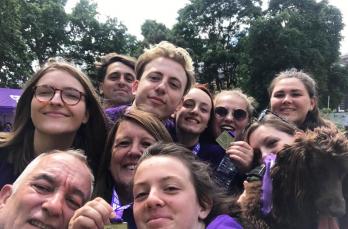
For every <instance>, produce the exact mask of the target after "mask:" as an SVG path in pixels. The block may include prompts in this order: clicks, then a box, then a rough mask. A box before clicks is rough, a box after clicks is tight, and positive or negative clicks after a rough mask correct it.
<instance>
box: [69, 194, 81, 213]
mask: <svg viewBox="0 0 348 229" xmlns="http://www.w3.org/2000/svg"><path fill="white" fill-rule="evenodd" d="M66 201H67V204H68V206H69V207H70V208H71V209H73V210H76V209H78V208H80V207H82V201H80V200H75V198H74V197H67V199H66Z"/></svg>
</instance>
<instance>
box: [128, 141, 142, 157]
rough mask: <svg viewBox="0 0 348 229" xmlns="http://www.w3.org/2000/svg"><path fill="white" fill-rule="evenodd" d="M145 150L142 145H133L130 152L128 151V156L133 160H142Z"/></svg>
mask: <svg viewBox="0 0 348 229" xmlns="http://www.w3.org/2000/svg"><path fill="white" fill-rule="evenodd" d="M144 150H145V149H143V147H141V145H140V143H133V144H132V146H131V148H130V150H129V151H128V156H130V157H132V158H140V157H141V155H142V154H143V152H144Z"/></svg>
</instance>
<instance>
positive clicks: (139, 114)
mask: <svg viewBox="0 0 348 229" xmlns="http://www.w3.org/2000/svg"><path fill="white" fill-rule="evenodd" d="M125 121H128V122H132V123H135V124H136V125H139V126H140V127H141V128H143V129H144V130H146V131H147V132H148V133H149V134H150V135H151V136H152V137H153V138H155V140H156V141H162V142H173V140H172V137H171V136H170V134H169V133H168V131H167V129H166V127H165V126H164V124H163V123H162V121H161V120H160V119H158V118H157V117H156V116H154V115H153V114H151V113H148V112H145V111H141V110H138V109H131V110H130V111H128V112H126V113H124V114H123V115H122V116H121V117H120V118H119V119H118V120H117V121H116V123H115V125H114V126H113V127H112V129H111V130H110V132H109V135H108V138H107V141H106V145H105V149H104V153H103V155H102V159H101V164H100V166H99V172H98V177H97V182H96V187H95V193H94V196H96V197H97V196H101V197H102V198H104V199H105V200H106V201H110V200H111V195H112V188H113V186H114V184H115V181H114V180H113V177H112V175H111V173H110V171H109V167H110V161H111V157H112V148H113V145H114V141H115V136H116V134H117V130H118V128H119V126H120V124H121V123H122V122H125Z"/></svg>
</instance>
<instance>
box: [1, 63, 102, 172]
mask: <svg viewBox="0 0 348 229" xmlns="http://www.w3.org/2000/svg"><path fill="white" fill-rule="evenodd" d="M57 70H60V71H65V72H67V73H69V74H70V75H72V76H73V77H74V78H75V79H77V80H78V81H79V82H80V83H81V85H82V86H83V88H84V90H85V98H86V110H88V112H89V114H90V116H89V119H88V121H87V123H85V124H82V125H81V126H80V128H79V129H78V131H77V134H76V137H75V139H74V142H73V145H72V147H73V148H81V149H83V150H84V151H85V152H86V154H87V158H88V162H89V165H90V167H91V168H92V170H93V171H94V172H96V170H97V166H98V164H99V158H100V155H99V154H100V153H99V152H100V150H101V149H102V148H103V147H104V144H105V139H106V133H107V129H106V124H105V115H104V112H103V110H102V108H101V106H100V103H99V101H98V96H97V94H96V92H95V90H94V87H93V85H92V83H91V81H90V80H89V78H88V77H87V76H86V75H85V74H84V73H83V72H81V71H80V70H79V69H77V68H76V67H74V66H72V65H71V64H69V63H67V62H64V61H54V60H52V59H50V60H49V61H48V62H47V64H46V65H45V66H43V67H42V68H41V69H40V70H38V71H37V72H36V73H35V74H34V75H33V76H32V78H31V79H30V80H29V81H28V82H27V83H26V85H25V87H24V89H23V93H22V95H21V97H20V99H19V101H18V104H17V108H16V115H15V118H14V122H13V129H12V131H11V132H10V133H8V134H2V135H1V136H0V138H2V140H1V143H0V149H4V151H6V153H4V154H2V156H1V159H3V160H7V161H9V162H10V163H12V164H13V166H14V172H15V174H17V175H18V174H20V173H21V172H22V171H23V170H24V168H25V167H26V166H27V165H28V163H29V162H30V161H31V160H32V159H33V158H34V157H35V156H34V146H33V143H34V130H35V127H34V125H33V122H32V120H31V117H30V114H31V100H32V98H33V95H34V89H33V88H34V87H35V86H36V83H37V82H38V81H39V80H40V79H41V78H42V77H43V76H44V75H45V74H47V73H48V72H52V71H57Z"/></svg>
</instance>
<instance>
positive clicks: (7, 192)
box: [0, 184, 13, 209]
mask: <svg viewBox="0 0 348 229" xmlns="http://www.w3.org/2000/svg"><path fill="white" fill-rule="evenodd" d="M12 192H13V187H12V185H9V184H7V185H5V186H4V187H2V189H1V191H0V209H1V208H3V207H4V206H5V205H6V203H7V200H8V199H9V198H10V196H11V195H12Z"/></svg>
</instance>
